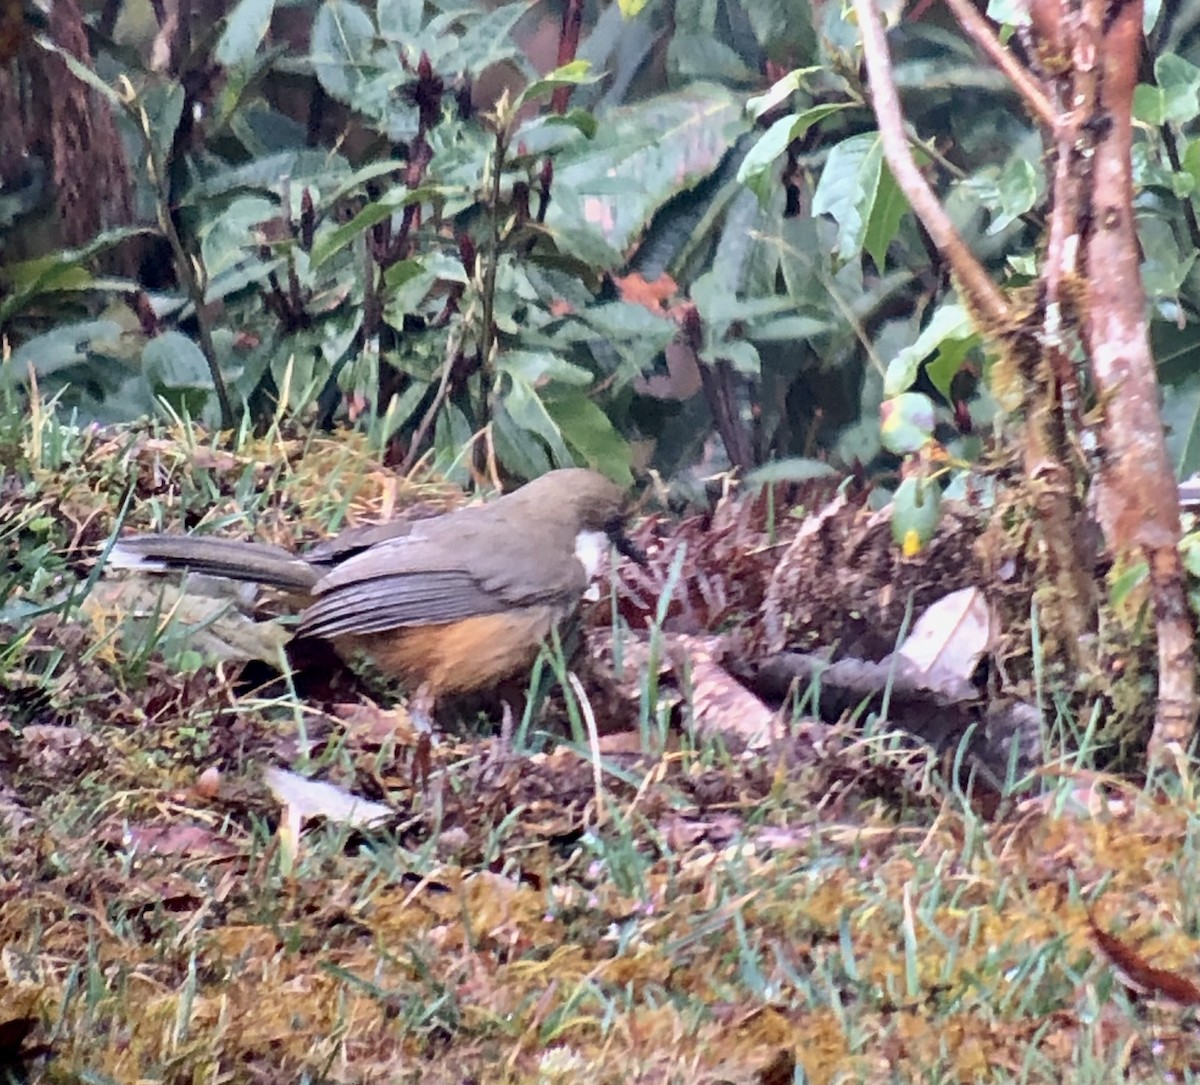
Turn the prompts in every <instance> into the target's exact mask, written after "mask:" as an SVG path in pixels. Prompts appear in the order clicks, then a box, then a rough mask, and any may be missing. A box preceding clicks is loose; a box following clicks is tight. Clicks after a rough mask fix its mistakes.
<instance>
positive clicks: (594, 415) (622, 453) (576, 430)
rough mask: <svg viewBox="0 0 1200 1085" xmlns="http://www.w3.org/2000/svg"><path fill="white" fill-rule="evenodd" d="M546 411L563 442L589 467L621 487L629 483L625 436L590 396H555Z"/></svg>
mask: <svg viewBox="0 0 1200 1085" xmlns="http://www.w3.org/2000/svg"><path fill="white" fill-rule="evenodd" d="M546 410H547V411H549V413H550V416H551V417H552V418H553V419H554V420H555V422H556V423H557V424H558V426H559V428H560V429H561V430H562V434H563V436H564V437H565V438H566V440H567V443H568V444H570V446H571V447H572V448H573V449H575V451H576V452H578V453H579V454H580V455H581V456H582V457H583V459H584V462H585V463H587V465H588V466H589V467H592V468H595V470H597V471H599V472H600V473H601V474H602V475H607V476H608V477H609V478H611V479H612V480H613V481H614V482H616V483H617V484H618V485H621V486H632V485H633V472H632V470H631V469H630V463H631V452H630V448H629V445H628V444H627V443H626V441H625V439H624V438H623V437H622V436H621V435H620V434H619V433H618V432H617V431H616V430H615V429H614V428H613V424H612V422H611V421H609V418H608V415H606V414H605V413H604V412H603V411H602V410H601V409H600V408H599V407H598V406H597V405H596V404H595V403H594V402H593V401H592V400H591V399H589V398H588V397H587V396H586V395H584V393H582V392H574V393H571V394H568V395H565V396H559V397H556V398H554V399H552V400H549V401H548V402H547V403H546Z"/></svg>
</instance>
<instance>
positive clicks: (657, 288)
mask: <svg viewBox="0 0 1200 1085" xmlns="http://www.w3.org/2000/svg"><path fill="white" fill-rule="evenodd" d="M613 284H614V285H615V286H616V288H617V291H618V293H620V295H621V300H622V301H628V302H632V303H633V304H634V305H641V306H643V307H644V308H646V309H649V310H651V311H652V312H656V313H659V312H662V310H663V308H664V307H665V306H666V303H667V302H668V301H670V300H671V298H673V297H674V296H675V294H676V293H677V292H678V290H679V288H678V287H677V286H676V285H675V280H674V279H672V278H671V276H670V275H659V277H658V278H657V279H655V280H653V282H648V281H647V280H646V279H644V278H643V277H642V276H641V275H639V274H638V273H637V272H636V271H635V272H633V273H631V274H629V275H625V276H621V275H614V276H613Z"/></svg>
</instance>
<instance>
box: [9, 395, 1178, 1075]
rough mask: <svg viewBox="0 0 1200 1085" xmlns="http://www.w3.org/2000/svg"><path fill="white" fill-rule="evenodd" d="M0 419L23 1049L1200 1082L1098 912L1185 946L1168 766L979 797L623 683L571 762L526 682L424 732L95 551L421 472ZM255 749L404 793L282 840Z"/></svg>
mask: <svg viewBox="0 0 1200 1085" xmlns="http://www.w3.org/2000/svg"><path fill="white" fill-rule="evenodd" d="M0 448H2V449H3V463H4V464H5V467H4V471H3V475H2V476H0V554H2V555H3V557H2V558H0V561H2V562H3V564H0V1060H5V1061H4V1062H3V1066H4V1072H7V1073H8V1074H9V1076H10V1077H12V1078H14V1079H18V1080H34V1081H76V1080H86V1081H90V1082H110V1081H113V1082H134V1081H170V1082H227V1081H238V1082H240V1081H246V1082H272V1083H273V1082H285V1081H286V1082H295V1081H310V1082H316V1081H337V1082H366V1081H380V1082H381V1081H414V1082H415V1081H421V1082H471V1081H478V1082H580V1081H588V1082H592V1083H595V1085H599V1083H602V1082H605V1083H606V1082H613V1083H616V1082H621V1083H626V1082H641V1081H644V1082H681V1083H682V1082H689V1083H691V1082H713V1083H716V1082H740V1081H758V1082H765V1083H769V1085H775V1083H781V1082H788V1081H808V1082H820V1083H834V1082H858V1081H862V1082H898V1081H920V1082H930V1083H934V1082H960V1081H967V1082H974V1081H980V1082H1008V1081H1028V1082H1061V1081H1071V1082H1076V1083H1086V1082H1096V1083H1100V1082H1111V1081H1114V1080H1140V1081H1160V1080H1177V1081H1186V1080H1192V1079H1193V1078H1194V1077H1195V1076H1196V1075H1198V1074H1200V1042H1198V1041H1197V1039H1196V1033H1195V1029H1194V1021H1193V1020H1192V1019H1191V1017H1190V1011H1189V1010H1187V1009H1186V1008H1182V1007H1180V1006H1179V1005H1177V1004H1175V1003H1170V1002H1163V1001H1154V1000H1153V999H1152V1000H1150V1001H1149V1002H1143V1001H1139V1000H1137V999H1136V998H1135V996H1133V995H1132V994H1130V993H1129V992H1128V991H1127V990H1126V988H1125V987H1124V986H1123V984H1122V983H1121V982H1120V980H1119V979H1118V977H1117V976H1116V974H1115V970H1114V968H1113V966H1112V964H1111V962H1110V961H1109V960H1108V959H1107V958H1105V957H1104V956H1102V955H1101V954H1100V952H1099V950H1098V948H1097V945H1096V941H1095V937H1094V935H1093V934H1092V933H1091V930H1090V928H1089V920H1088V914H1089V910H1090V912H1091V914H1092V915H1093V916H1094V918H1095V920H1096V922H1097V923H1098V925H1099V926H1100V927H1102V928H1103V929H1105V930H1108V931H1111V932H1113V933H1114V934H1116V935H1117V936H1118V937H1119V938H1120V939H1121V940H1122V944H1123V945H1124V946H1126V947H1128V948H1136V951H1137V953H1138V954H1140V956H1141V958H1142V959H1144V961H1146V962H1149V963H1152V964H1153V965H1155V966H1157V967H1158V968H1160V969H1164V970H1167V971H1169V972H1170V973H1171V974H1174V975H1177V976H1182V977H1188V976H1195V975H1200V963H1198V962H1200V953H1198V952H1197V950H1198V948H1200V945H1198V937H1200V907H1198V906H1197V903H1196V902H1197V901H1198V900H1200V894H1198V893H1197V885H1196V880H1197V877H1198V875H1197V871H1198V870H1200V863H1198V862H1197V859H1198V855H1197V853H1196V852H1193V850H1192V849H1193V848H1198V849H1200V819H1198V818H1197V813H1196V811H1197V803H1196V799H1195V796H1194V795H1193V793H1192V791H1191V781H1192V779H1193V776H1192V770H1191V767H1190V766H1189V765H1183V766H1181V773H1180V777H1181V779H1182V781H1183V782H1182V783H1176V784H1173V785H1172V790H1171V793H1170V794H1169V795H1168V794H1166V793H1150V792H1146V791H1135V790H1132V789H1130V788H1127V787H1124V786H1122V785H1120V784H1119V783H1118V782H1116V781H1112V780H1108V779H1104V778H1100V777H1097V776H1094V775H1091V774H1089V773H1088V772H1087V771H1086V758H1083V759H1081V760H1080V761H1079V763H1078V764H1076V763H1072V764H1071V765H1070V766H1066V767H1064V768H1062V769H1059V770H1055V771H1047V772H1045V773H1044V774H1043V775H1041V776H1040V777H1039V778H1038V779H1037V780H1035V781H1033V782H1032V784H1031V785H1030V786H1029V788H1028V789H1027V791H1026V792H1025V794H1024V797H1023V798H1021V799H1020V801H1019V802H1016V803H1015V804H1014V805H1013V806H1012V807H1011V809H1010V811H1009V813H1008V814H1007V815H1006V816H1005V818H1004V820H1002V821H995V822H984V821H981V820H980V819H979V818H978V817H977V816H976V814H975V813H974V812H973V811H972V809H971V807H970V805H969V803H967V802H965V801H964V800H963V798H962V796H961V795H959V794H957V793H956V792H955V790H954V789H953V788H951V787H948V786H947V785H946V784H945V783H944V781H943V779H942V777H941V775H940V772H939V769H938V765H937V763H936V762H935V761H932V760H930V759H928V758H925V757H923V756H922V755H920V754H919V753H912V752H909V753H900V752H897V749H896V748H895V746H894V744H893V743H891V742H889V741H888V740H887V739H885V738H882V737H864V736H863V735H862V734H860V733H859V732H857V731H854V730H853V729H851V728H849V727H846V728H845V729H841V728H834V729H830V730H828V731H826V732H823V734H822V737H821V740H820V741H819V742H818V743H817V744H816V748H815V749H814V748H813V746H812V743H811V735H809V736H808V737H806V738H802V736H801V729H800V728H797V730H796V734H795V737H794V738H784V739H783V740H781V741H780V742H778V743H777V744H775V746H773V747H772V748H771V749H769V750H767V751H764V752H761V753H759V754H755V755H753V756H741V755H739V756H734V755H732V754H729V753H727V752H726V751H725V750H724V749H723V748H722V746H721V744H720V743H719V742H710V743H706V744H700V743H698V742H697V741H693V740H689V739H688V738H686V737H683V736H680V735H679V734H677V733H673V732H670V731H669V729H668V728H666V727H665V726H663V727H660V726H659V724H660V722H661V723H664V724H665V722H666V721H667V716H666V715H663V716H662V717H661V718H660V716H659V714H658V713H652V712H650V711H649V710H648V709H645V708H643V709H642V710H641V718H640V719H639V718H638V712H637V710H636V709H635V710H633V711H632V712H631V716H630V719H629V720H628V721H620V720H607V721H604V720H602V721H600V722H601V723H602V724H607V725H608V726H602V728H601V729H602V730H612V731H614V732H616V733H615V734H612V735H609V736H606V737H605V738H603V739H602V740H601V743H600V746H599V762H598V769H599V771H598V772H597V762H596V760H595V753H594V752H593V751H591V750H589V747H588V744H587V743H586V741H585V740H584V739H583V736H582V735H579V736H575V735H574V734H573V732H572V730H571V728H570V727H569V726H565V725H564V726H559V725H558V724H557V723H556V721H555V719H554V718H552V717H553V716H554V713H553V712H552V713H551V714H550V715H549V716H545V717H542V718H540V719H538V720H534V721H532V725H531V726H528V727H522V726H521V725H519V724H518V726H517V728H516V731H515V734H510V735H507V736H505V737H501V736H499V735H498V734H496V733H494V732H489V731H487V730H486V729H478V728H477V729H475V730H476V731H477V732H478V733H476V734H467V733H465V732H464V731H463V730H457V731H453V732H451V733H448V734H447V735H445V736H443V738H442V740H441V741H440V742H439V743H438V744H437V745H436V746H435V747H434V749H433V750H432V751H430V752H428V754H427V753H426V752H425V751H423V750H422V749H421V748H420V744H419V743H418V742H417V740H416V737H415V736H414V735H413V733H412V731H411V729H410V728H409V726H408V724H407V721H406V717H405V716H404V713H403V710H402V708H399V707H395V708H394V707H391V706H389V705H388V704H387V703H386V696H387V693H388V691H375V693H376V695H375V696H370V697H369V696H367V694H366V693H364V692H363V688H362V687H361V686H359V687H354V688H353V690H352V692H351V693H349V694H346V695H345V696H344V699H342V700H338V699H337V696H335V695H334V694H331V693H327V694H325V695H323V696H315V697H312V696H301V695H297V694H296V693H295V692H294V691H292V690H290V689H288V688H287V684H286V683H282V684H280V683H276V684H275V685H274V686H270V687H267V688H266V689H257V690H256V689H247V688H245V686H246V683H245V682H244V681H240V680H239V679H240V676H241V675H242V673H243V671H242V665H241V664H240V663H237V662H234V661H233V660H231V659H226V660H224V661H222V660H221V659H219V658H218V656H219V655H220V653H219V652H217V651H216V650H215V649H214V650H212V651H210V650H209V648H212V646H213V645H214V644H219V643H221V642H228V641H229V638H230V635H231V634H230V630H232V629H233V628H235V626H237V625H238V623H240V622H241V619H240V618H235V617H234V616H233V612H232V611H231V610H230V608H229V606H228V604H227V603H224V602H222V603H221V605H220V607H217V608H215V609H212V608H210V609H206V610H205V611H204V612H203V615H202V616H199V617H198V616H197V615H196V614H195V613H192V612H189V611H185V609H184V605H185V604H184V602H182V601H181V600H180V598H177V597H168V596H159V597H157V598H159V599H160V600H166V601H165V602H159V603H157V604H148V605H143V604H144V600H143V599H142V597H138V596H123V595H120V594H118V595H116V596H111V595H110V596H106V595H104V593H103V591H102V586H103V585H105V584H106V583H108V578H107V577H104V578H102V577H101V576H100V575H99V573H98V572H97V569H96V559H97V556H98V554H99V553H100V551H101V549H102V548H103V546H104V544H105V542H106V540H107V539H109V537H110V536H111V535H112V534H113V532H114V531H115V530H116V528H117V524H118V522H119V521H121V520H123V522H124V524H125V525H127V526H130V527H135V528H139V529H146V528H151V527H160V526H169V527H173V528H189V529H190V528H193V527H195V526H196V525H197V524H198V523H199V522H200V521H202V520H203V521H204V522H205V524H207V525H216V526H222V527H224V528H226V529H227V530H228V531H229V532H231V533H238V534H242V535H245V536H247V537H249V536H254V537H258V538H261V539H264V540H268V541H272V542H278V543H283V544H285V545H296V544H298V543H299V542H301V541H302V540H305V539H309V538H315V537H318V536H320V535H322V534H324V533H326V532H328V531H330V530H334V529H336V528H337V527H339V526H341V525H342V524H343V523H345V522H347V521H356V520H360V519H363V518H370V517H375V516H379V515H387V514H390V512H391V511H392V510H393V509H394V508H396V507H401V506H404V505H407V504H410V503H412V502H414V501H417V500H420V501H426V502H428V501H434V502H439V501H444V500H448V498H446V497H445V495H444V493H443V491H440V490H437V489H435V488H421V489H417V488H413V487H411V486H409V485H408V484H407V483H404V482H402V481H397V480H396V479H395V477H394V476H393V475H392V474H391V473H390V472H388V471H386V470H384V469H382V468H381V467H380V466H379V465H378V464H377V463H376V462H375V461H374V460H373V458H372V457H371V455H370V454H369V452H368V450H367V449H366V448H365V447H364V446H363V445H361V444H359V443H355V441H354V440H353V439H351V438H343V437H339V438H337V439H334V438H328V437H321V438H300V437H292V438H289V439H286V440H285V439H284V438H283V437H281V436H280V435H279V434H273V435H272V436H271V437H270V438H268V439H264V440H262V441H259V442H251V441H247V442H244V443H243V444H242V446H241V447H240V448H239V449H238V450H237V451H236V452H228V451H223V450H220V449H218V448H216V447H215V446H214V445H212V444H210V443H209V442H208V440H207V439H205V438H201V437H198V436H196V435H194V434H192V435H189V434H186V433H183V432H176V431H167V430H160V429H156V428H151V427H146V428H143V429H140V430H136V431H129V430H126V431H121V432H110V431H100V430H89V431H82V432H80V431H74V430H71V429H69V428H67V427H64V426H61V425H60V424H58V423H56V422H54V421H53V420H52V419H48V418H46V417H44V416H40V417H36V416H35V418H34V419H33V420H22V421H20V422H17V421H11V422H10V423H9V424H8V429H7V431H6V432H5V433H4V434H3V435H2V436H0ZM131 600H134V601H135V602H136V603H137V605H136V606H135V605H134V603H132V602H131ZM198 625H199V626H204V627H205V628H206V630H207V632H208V633H209V634H210V635H211V636H210V640H209V641H207V642H200V641H198V639H197V635H196V629H195V627H196V626H198ZM238 627H240V626H238ZM253 628H255V627H251V629H253ZM198 643H205V644H207V645H208V646H209V648H205V649H204V650H201V648H199V647H197V645H198ZM260 643H266V644H267V646H268V647H269V645H270V641H269V640H268V641H267V642H260ZM234 654H235V655H236V653H234ZM643 677H644V676H643ZM339 696H340V695H339ZM381 703H383V707H380V704H381ZM597 703H599V702H597ZM639 725H640V726H639ZM426 757H428V763H427V764H426V763H425V758H426ZM268 765H283V766H286V767H288V768H290V769H292V770H295V771H298V772H301V773H303V774H305V775H314V776H317V777H320V778H321V779H325V780H331V781H333V782H335V783H337V784H338V785H340V786H342V787H344V788H345V789H347V790H349V791H352V792H354V793H356V794H358V795H361V796H363V797H365V798H368V799H372V800H377V801H381V802H384V803H386V804H387V805H388V806H389V807H390V808H391V809H392V810H393V811H394V817H393V818H392V819H391V820H389V821H388V823H387V824H386V826H384V827H382V828H380V829H377V830H357V829H350V828H347V827H346V826H345V825H340V824H337V823H335V822H330V821H326V822H323V823H322V822H316V823H313V824H312V825H310V826H309V828H308V829H307V830H306V831H305V833H304V834H303V835H302V836H301V837H300V838H299V839H298V840H297V839H295V838H294V837H293V836H292V835H290V833H289V832H288V831H287V829H286V823H285V820H284V819H283V818H282V816H281V808H280V802H279V800H278V799H277V797H276V796H275V795H274V794H273V793H272V791H271V790H270V789H269V788H268V787H267V786H266V785H265V784H264V783H263V780H262V772H263V769H264V768H265V767H266V766H268ZM426 777H427V779H426Z"/></svg>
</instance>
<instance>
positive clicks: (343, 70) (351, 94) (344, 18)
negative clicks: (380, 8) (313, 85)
mask: <svg viewBox="0 0 1200 1085" xmlns="http://www.w3.org/2000/svg"><path fill="white" fill-rule="evenodd" d="M374 43H375V26H374V24H373V23H372V22H371V16H370V15H368V14H367V13H366V11H365V10H364V9H363V8H361V7H359V5H358V4H355V3H353V0H324V3H323V4H322V5H321V7H320V8H319V9H318V11H317V16H316V18H315V19H314V20H313V28H312V55H311V60H312V65H313V70H314V71H315V72H316V73H317V80H318V81H319V82H320V84H321V86H322V87H323V88H324V89H325V91H326V93H327V94H329V95H330V97H333V98H336V99H338V100H339V101H341V102H345V103H346V104H348V105H355V104H356V103H355V97H356V95H357V93H358V90H359V88H360V87H361V86H362V85H363V83H364V81H365V75H364V73H365V72H366V71H367V70H368V69H369V68H371V67H373V64H372V50H373V48H374Z"/></svg>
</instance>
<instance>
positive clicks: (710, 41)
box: [667, 28, 756, 86]
mask: <svg viewBox="0 0 1200 1085" xmlns="http://www.w3.org/2000/svg"><path fill="white" fill-rule="evenodd" d="M667 71H668V72H669V73H670V74H671V75H672V76H673V77H674V79H675V81H677V82H685V81H691V80H693V79H714V80H720V82H722V83H731V84H740V85H742V86H750V85H753V83H754V82H755V79H756V73H755V72H754V71H753V70H752V69H751V68H749V67H748V66H747V65H746V62H745V60H744V59H743V58H742V57H741V55H740V54H739V53H738V52H737V50H736V49H734V48H733V47H732V46H731V45H728V44H727V43H726V42H724V41H722V40H721V39H720V38H718V37H717V36H716V35H715V34H713V33H711V32H709V31H707V30H700V31H686V30H680V29H678V28H677V29H676V30H675V32H674V33H673V34H672V35H671V39H670V41H669V43H668V45H667Z"/></svg>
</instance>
